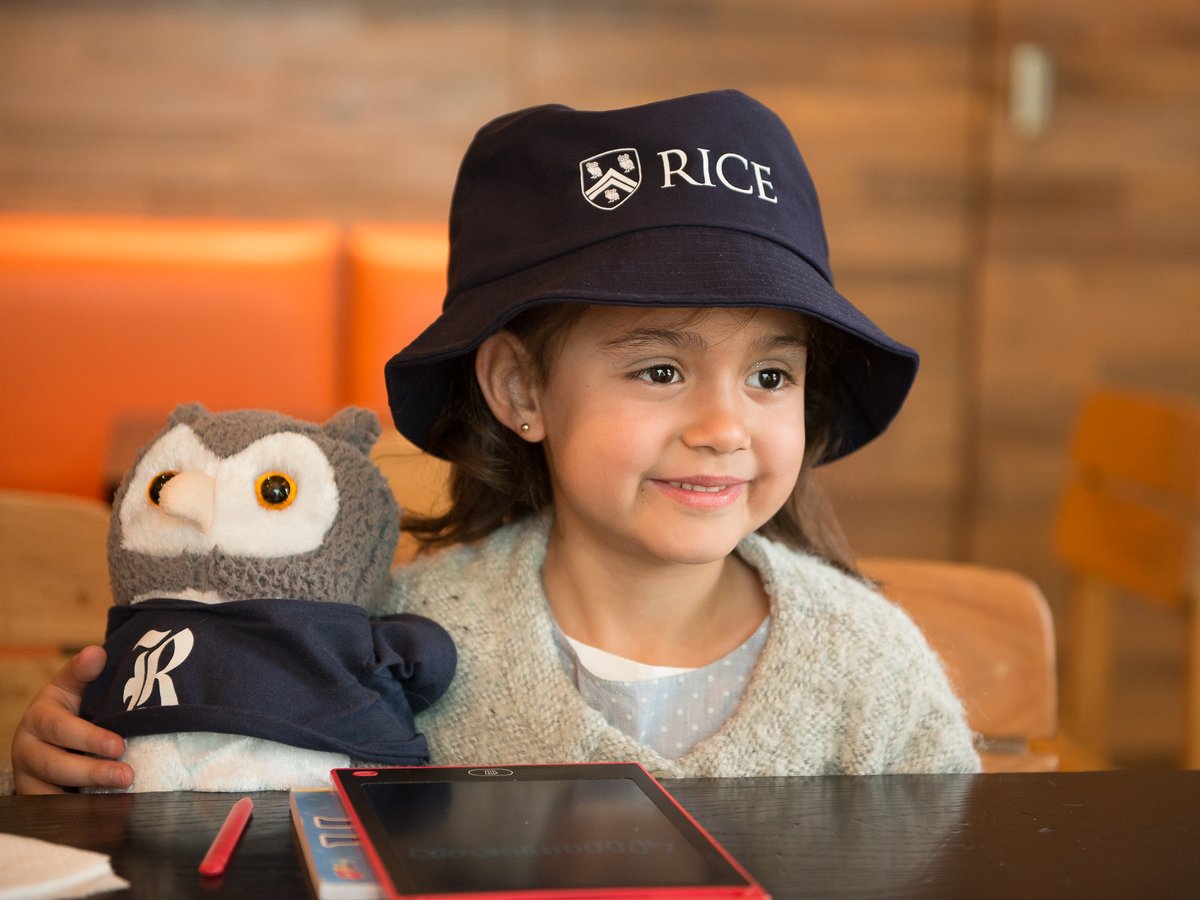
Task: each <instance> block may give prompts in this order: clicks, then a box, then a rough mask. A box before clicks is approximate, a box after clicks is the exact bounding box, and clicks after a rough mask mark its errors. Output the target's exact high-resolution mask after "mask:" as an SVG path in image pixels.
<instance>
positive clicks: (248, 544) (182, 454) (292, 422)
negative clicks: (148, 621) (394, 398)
mask: <svg viewBox="0 0 1200 900" xmlns="http://www.w3.org/2000/svg"><path fill="white" fill-rule="evenodd" d="M188 432H190V434H189V433H188ZM379 433H380V427H379V421H378V419H377V418H376V417H375V415H374V413H372V412H370V411H368V410H364V409H357V408H353V407H350V408H347V409H344V410H342V411H340V412H339V413H337V414H336V415H335V416H334V417H333V418H331V419H330V420H329V421H328V422H326V423H325V424H324V425H317V424H314V423H311V422H304V421H301V420H298V419H293V418H290V417H288V416H284V415H282V414H280V413H276V412H270V411H263V410H232V411H227V412H210V411H208V410H206V409H205V408H204V407H203V406H201V405H199V404H195V403H191V404H185V405H182V406H179V407H177V408H176V409H175V410H174V412H172V414H171V416H170V418H169V419H168V421H167V424H166V426H165V427H164V428H163V430H162V431H161V432H159V434H158V435H156V436H155V438H154V439H153V440H152V441H151V442H150V443H149V444H148V445H147V446H146V447H145V448H144V449H143V450H142V451H141V452H140V453H139V455H138V457H137V459H136V460H135V462H134V464H133V466H132V467H131V468H130V470H129V472H128V473H126V475H125V478H124V480H123V481H122V483H121V486H120V488H119V489H118V491H117V494H116V497H115V498H114V501H113V517H112V522H111V527H110V530H109V545H108V558H109V574H110V578H111V582H112V589H113V597H114V599H115V600H116V602H117V603H118V604H129V603H133V602H137V601H138V600H140V599H146V598H148V597H152V596H181V595H185V594H187V593H188V592H193V593H197V594H206V595H209V596H210V597H212V596H215V597H217V598H219V599H220V600H256V599H274V598H286V599H300V600H314V601H321V602H333V603H349V604H353V605H356V606H362V607H367V606H369V605H370V602H371V599H372V597H373V596H374V595H375V594H376V593H377V592H378V591H379V590H380V589H381V588H382V586H383V584H384V582H385V580H386V578H387V572H388V569H389V567H390V565H391V561H392V557H393V554H394V552H395V548H396V541H397V539H398V536H399V514H398V511H397V508H396V503H395V500H394V499H393V496H392V493H391V490H390V489H389V488H388V484H387V481H386V480H385V479H384V477H383V475H382V474H381V473H380V472H379V470H378V469H377V468H376V467H375V466H374V464H373V463H372V462H371V460H370V457H369V453H370V449H371V447H372V445H373V444H374V442H375V440H376V438H378V436H379ZM273 436H283V437H273ZM297 436H298V437H297ZM310 442H311V443H310ZM312 445H315V448H316V449H315V450H314V449H313V446H312ZM179 448H183V449H182V450H181V449H179ZM321 456H323V457H324V462H322V461H321V460H320V459H319V457H321ZM296 457H303V458H304V460H307V462H304V461H303V460H301V461H297V459H296ZM181 461H182V462H181ZM191 463H195V466H194V467H195V468H197V469H200V470H203V471H202V474H203V475H206V476H207V477H209V478H210V479H211V480H212V482H213V484H214V487H213V489H212V490H213V506H212V515H213V517H214V521H215V523H216V526H215V527H214V528H213V529H212V530H211V533H208V537H204V536H200V535H199V534H198V533H197V534H191V533H190V532H187V533H185V531H186V529H185V528H184V526H182V525H180V523H178V522H177V521H168V518H167V517H166V513H165V512H163V511H162V510H161V509H155V508H154V505H155V504H154V503H153V501H152V500H151V498H150V493H151V492H150V490H149V488H150V484H149V482H150V481H151V480H152V479H153V477H154V475H155V474H156V470H158V469H160V467H161V469H162V471H165V472H174V471H176V470H177V469H183V468H186V467H187V466H188V465H189V464H191ZM326 463H327V465H326ZM293 465H294V466H296V467H297V468H298V470H300V471H302V472H304V473H305V474H304V476H303V477H298V476H292V477H294V478H295V480H296V483H295V484H294V486H293V489H294V490H295V491H296V496H295V498H294V499H295V504H294V506H292V507H290V508H284V509H280V510H276V509H270V508H267V507H266V506H265V505H264V504H261V503H260V504H258V506H255V505H254V504H253V503H251V501H249V500H247V499H246V497H252V496H253V494H252V493H251V494H246V495H243V494H241V493H239V491H241V490H243V489H244V490H245V491H249V492H253V491H254V490H256V489H257V485H256V484H255V483H253V479H252V478H248V477H245V476H246V474H247V473H257V475H259V476H261V475H266V474H267V473H268V471H270V472H274V471H278V472H281V473H285V474H286V473H287V472H288V470H289V466H293ZM260 470H262V471H260ZM182 481H183V479H180V481H179V482H178V483H182ZM243 481H244V482H247V483H245V484H242V483H241V482H243ZM168 489H169V488H164V490H168ZM302 501H303V502H302ZM259 507H262V508H261V509H260V508H259ZM335 510H336V514H335ZM227 515H234V516H241V517H242V518H243V519H245V520H246V521H244V522H240V523H239V522H234V523H229V522H227V521H225V520H223V519H221V517H222V516H227ZM156 517H161V518H156ZM301 519H302V520H303V521H302V522H301V521H300V520H301ZM297 523H299V524H297ZM326 523H327V524H326ZM167 526H169V527H167ZM231 526H232V527H233V529H234V532H235V533H236V534H237V538H236V540H233V539H223V538H222V537H221V535H227V534H229V533H230V527H231ZM239 528H240V531H238V530H237V529H239ZM289 528H291V529H294V532H296V531H300V530H301V528H306V529H308V532H311V533H312V538H311V540H309V543H310V544H313V546H311V548H308V549H305V550H304V551H303V552H298V553H290V552H287V549H286V548H287V546H288V541H289V540H290V539H291V538H290V536H289V534H290V533H289V532H288V531H287V529H289ZM134 529H141V530H140V532H138V535H141V536H137V535H134V534H133V533H132V532H133V530H134ZM314 529H315V531H314ZM321 529H324V531H323V533H321ZM200 530H202V529H200ZM276 531H278V532H279V534H275V533H274V532H276ZM294 532H293V533H294ZM146 533H149V534H150V536H151V538H152V540H149V542H148V539H146V538H145V537H144V535H145V534H146ZM160 533H161V534H160ZM162 534H165V535H166V537H162V536H161V535H162ZM173 534H175V535H176V536H177V538H178V540H177V542H176V543H177V549H176V545H175V544H172V542H171V541H172V535H173ZM260 537H261V538H262V539H263V542H264V544H263V546H264V547H265V549H262V550H260V549H258V538H260ZM155 542H158V543H155ZM281 547H282V548H284V549H283V550H281V549H280V548H281Z"/></svg>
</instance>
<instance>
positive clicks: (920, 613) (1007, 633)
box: [859, 557, 1058, 771]
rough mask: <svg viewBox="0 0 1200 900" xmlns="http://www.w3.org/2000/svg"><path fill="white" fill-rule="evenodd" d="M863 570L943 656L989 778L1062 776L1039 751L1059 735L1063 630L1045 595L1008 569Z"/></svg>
mask: <svg viewBox="0 0 1200 900" xmlns="http://www.w3.org/2000/svg"><path fill="white" fill-rule="evenodd" d="M859 566H860V568H861V569H862V571H863V573H864V574H865V575H867V577H869V578H872V579H874V580H875V581H877V582H878V583H879V589H880V590H881V591H882V592H883V594H884V595H885V596H886V597H888V599H890V600H891V601H892V602H894V603H896V604H897V605H899V606H901V607H902V608H903V609H904V610H905V611H907V612H908V614H909V615H910V616H911V617H912V619H913V620H914V621H915V622H916V623H917V625H918V626H919V627H920V628H921V630H922V631H923V632H924V633H925V637H926V639H927V640H928V641H929V643H930V646H932V647H933V649H934V651H935V652H936V653H937V654H938V655H939V656H940V657H941V659H942V662H943V664H944V665H945V667H946V672H947V675H948V676H949V678H950V681H951V683H952V684H953V686H954V688H955V690H956V691H957V692H958V695H959V696H960V697H961V698H962V700H963V704H964V706H965V707H966V711H967V720H968V722H969V724H970V726H971V728H972V729H973V730H974V731H975V732H976V733H977V734H978V735H980V736H981V738H982V739H983V744H982V747H981V753H982V756H983V762H984V769H985V770H986V771H1029V770H1053V769H1055V768H1057V760H1056V759H1055V757H1054V755H1053V753H1048V752H1045V751H1043V750H1038V751H1035V750H1033V749H1032V748H1031V743H1030V742H1031V741H1045V740H1049V739H1051V738H1052V737H1053V736H1054V735H1055V732H1056V729H1057V720H1058V689H1057V680H1056V676H1055V653H1054V625H1053V622H1052V619H1051V617H1050V610H1049V605H1048V604H1047V603H1046V598H1045V597H1044V596H1043V595H1042V592H1041V590H1040V589H1039V588H1038V587H1037V585H1036V584H1034V583H1033V582H1032V581H1030V580H1029V579H1027V578H1025V577H1023V576H1021V575H1018V574H1016V573H1014V572H1010V571H1007V570H1004V569H996V568H990V567H987V566H980V565H974V564H969V563H953V562H942V561H932V560H917V559H895V558H882V557H881V558H866V559H862V560H860V561H859Z"/></svg>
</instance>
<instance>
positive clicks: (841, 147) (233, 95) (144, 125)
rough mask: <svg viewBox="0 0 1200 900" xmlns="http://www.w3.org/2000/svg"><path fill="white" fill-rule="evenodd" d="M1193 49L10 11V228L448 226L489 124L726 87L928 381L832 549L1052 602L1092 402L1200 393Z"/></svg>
mask: <svg viewBox="0 0 1200 900" xmlns="http://www.w3.org/2000/svg"><path fill="white" fill-rule="evenodd" d="M1022 42H1033V43H1035V44H1036V45H1037V46H1039V47H1041V48H1043V49H1044V50H1045V51H1046V53H1047V55H1048V59H1049V60H1050V61H1051V62H1052V64H1053V70H1054V92H1053V106H1052V110H1051V117H1050V120H1049V127H1048V129H1047V131H1046V132H1045V133H1044V134H1043V135H1041V136H1040V137H1036V138H1029V137H1023V136H1021V135H1020V134H1018V133H1017V132H1016V131H1015V130H1014V128H1013V127H1012V125H1011V123H1010V120H1009V118H1008V116H1009V112H1010V110H1009V104H1008V94H1007V91H1008V88H1009V84H1010V78H1009V75H1010V70H1009V60H1010V54H1011V52H1012V51H1013V49H1014V47H1015V46H1016V45H1018V44H1020V43H1022ZM1197 47H1200V7H1198V6H1197V4H1195V2H1194V0H1145V2H1141V3H1137V4H1134V3H1131V2H1121V0H1088V2H1083V0H970V2H969V0H806V2H804V3H794V2H791V0H643V2H633V0H612V2H609V3H606V4H567V3H561V2H555V0H508V2H487V3H485V2H480V0H442V2H409V3H403V4H399V3H396V4H392V3H385V2H379V0H346V2H340V3H336V4H332V3H323V2H317V0H255V2H249V3H247V2H244V0H206V2H198V0H197V2H176V0H148V2H136V3H135V2H130V0H125V2H117V0H112V2H107V3H104V4H93V3H86V2H66V0H53V2H46V3H39V4H24V3H16V2H0V209H6V210H31V211H67V212H114V213H145V214H151V215H182V214H187V215H221V216H225V215H235V216H236V215H243V216H264V217H278V216H285V217H286V216H303V217H314V216H315V217H327V218H332V219H335V220H339V221H343V222H353V221H360V220H383V221H389V220H397V219H434V220H440V219H442V218H444V215H445V210H446V206H447V203H448V199H449V193H450V187H451V184H452V180H453V177H454V173H455V170H456V168H457V164H458V160H459V158H460V156H461V153H462V150H463V148H464V147H465V146H466V143H467V142H468V141H469V139H470V137H471V135H472V133H473V132H474V130H475V128H476V127H478V126H479V125H480V124H482V123H483V122H484V121H485V120H487V119H488V118H490V117H491V116H493V115H497V114H500V113H502V112H506V111H508V110H510V109H513V108H517V107H520V106H525V105H529V104H533V103H540V102H550V101H559V102H565V103H569V104H571V105H575V106H580V107H595V108H599V107H613V106H619V105H626V104H632V103H638V102H642V101H647V100H651V99H656V98H659V97H662V96H668V95H673V94H680V93H685V92H689V91H695V90H704V89H709V88H715V87H727V86H736V87H740V88H742V89H744V90H746V91H748V92H749V93H751V94H754V95H756V96H757V97H759V98H760V99H762V100H763V101H765V102H766V103H767V104H768V105H770V106H772V107H774V108H775V109H776V110H777V111H778V112H779V113H780V114H781V115H782V116H783V117H784V118H785V120H786V121H787V122H788V124H789V125H790V127H791V128H792V130H793V132H794V133H795V135H796V137H797V139H798V142H799V143H800V146H801V148H802V150H803V151H804V152H805V154H806V156H807V158H808V160H809V162H810V165H811V168H812V169H813V172H814V176H815V178H816V180H817V183H818V186H819V187H820V189H821V191H822V199H823V203H824V207H825V213H826V218H827V225H828V229H829V232H830V239H831V245H832V249H833V263H834V269H835V274H836V275H837V277H838V284H839V287H840V288H841V289H842V290H843V291H844V292H845V293H846V294H847V295H848V296H850V297H852V298H853V299H855V301H856V302H858V303H859V304H860V306H861V307H862V308H863V309H864V310H865V311H867V312H868V313H869V314H870V315H872V316H873V317H875V318H876V319H877V320H878V321H880V323H881V324H882V325H883V326H884V327H885V328H887V329H888V330H890V331H891V332H893V333H894V334H895V335H896V336H898V337H900V338H902V339H904V340H907V341H909V342H911V343H912V344H914V345H915V346H917V347H919V348H920V349H921V350H922V352H923V355H924V364H923V368H922V374H921V378H920V380H919V382H918V386H917V388H916V390H915V391H914V394H913V396H912V400H911V403H910V405H909V407H908V408H907V409H906V411H905V413H904V415H903V416H902V417H901V419H900V421H899V422H898V423H897V425H896V426H895V427H894V429H893V430H892V431H891V432H890V433H889V434H888V435H886V436H885V437H884V438H883V439H881V440H880V441H878V442H877V443H876V444H874V445H872V446H871V447H869V448H867V449H866V450H864V451H862V452H861V453H860V454H858V455H857V456H856V457H853V458H851V459H850V460H847V461H845V462H843V463H839V464H837V465H836V466H834V467H831V469H830V471H829V472H828V480H829V483H830V491H831V493H832V494H833V496H834V499H835V501H836V502H837V503H838V505H839V508H840V509H841V511H842V515H843V519H844V521H845V524H846V527H847V530H848V531H849V533H850V536H851V538H852V540H853V541H854V543H855V544H856V545H857V547H858V548H859V549H860V551H862V552H864V553H873V554H879V553H884V554H910V555H922V556H935V557H950V558H965V559H976V560H980V561H984V562H992V563H999V564H1002V565H1007V566H1011V567H1014V568H1017V569H1020V570H1022V571H1024V572H1026V573H1028V574H1030V575H1032V576H1033V577H1035V578H1036V579H1037V580H1038V581H1039V582H1041V583H1042V584H1043V585H1044V586H1045V587H1046V590H1047V593H1048V594H1049V596H1050V598H1051V601H1052V602H1056V601H1057V598H1058V596H1059V593H1060V588H1061V572H1060V570H1059V568H1058V566H1057V565H1056V563H1055V562H1054V559H1053V556H1052V554H1051V551H1050V544H1049V533H1050V522H1051V519H1052V517H1053V512H1054V506H1055V500H1056V494H1057V488H1058V484H1059V482H1060V480H1061V476H1062V465H1063V458H1064V456H1065V445H1066V438H1067V434H1068V431H1069V428H1070V425H1071V421H1072V417H1073V411H1074V408H1075V405H1076V403H1077V402H1078V399H1079V396H1080V393H1081V391H1082V390H1083V389H1084V388H1085V387H1086V386H1087V385H1088V384H1090V383H1092V382H1094V381H1096V380H1100V379H1105V380H1112V381H1120V382H1129V383H1133V384H1138V385H1150V386H1155V387H1163V388H1168V389H1172V390H1177V391H1182V392H1187V393H1191V394H1195V395H1200V354H1198V353H1197V352H1196V346H1197V337H1196V336H1197V335H1198V334H1200V228H1198V227H1197V225H1198V223H1200V165H1198V163H1200V116H1198V115H1197V113H1196V111H1197V110H1198V109H1200V52H1198V51H1197Z"/></svg>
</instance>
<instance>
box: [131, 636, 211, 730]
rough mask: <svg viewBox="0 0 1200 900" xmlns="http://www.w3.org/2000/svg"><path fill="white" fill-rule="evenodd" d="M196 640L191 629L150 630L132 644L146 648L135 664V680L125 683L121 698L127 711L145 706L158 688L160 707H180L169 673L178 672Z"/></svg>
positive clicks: (135, 646)
mask: <svg viewBox="0 0 1200 900" xmlns="http://www.w3.org/2000/svg"><path fill="white" fill-rule="evenodd" d="M194 644H195V639H194V638H193V636H192V630H191V629H190V628H184V629H183V630H182V631H177V632H175V633H174V634H172V633H171V632H170V631H155V630H153V629H151V630H150V631H147V632H146V633H145V634H143V635H142V636H141V637H140V638H138V642H137V643H136V644H134V645H133V647H134V649H135V650H136V649H137V648H139V647H144V648H146V649H144V650H142V652H141V653H139V654H138V655H137V657H136V658H135V659H134V661H133V677H132V678H130V679H129V680H128V681H126V682H125V689H124V691H123V692H122V694H121V699H122V700H124V701H125V702H126V704H127V705H126V707H125V708H126V709H127V710H129V709H136V708H137V707H139V706H146V705H147V704H149V703H150V701H151V699H153V697H154V690H155V688H158V705H159V706H178V705H179V697H178V696H177V695H176V694H175V683H174V682H173V681H171V676H170V675H169V674H168V673H170V672H171V670H172V669H177V668H179V666H180V665H181V664H182V663H183V661H184V660H185V659H187V658H188V654H189V653H191V652H192V647H193V646H194Z"/></svg>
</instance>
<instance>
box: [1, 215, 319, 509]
mask: <svg viewBox="0 0 1200 900" xmlns="http://www.w3.org/2000/svg"><path fill="white" fill-rule="evenodd" d="M339 253H340V236H339V232H338V229H337V228H336V226H335V225H333V224H332V223H326V222H278V223H270V222H259V221H255V222H250V221H213V220H186V219H170V220H140V219H135V218H95V217H86V216H79V217H73V216H65V215H64V216H34V215H20V214H6V215H0V322H3V323H4V324H3V328H2V329H0V349H2V352H0V383H2V384H3V385H4V390H3V392H0V487H5V488H11V489H18V490H38V491H43V490H44V491H57V492H60V493H71V494H79V495H82V496H93V497H97V498H102V497H103V496H104V491H105V489H106V487H107V485H106V484H105V478H104V472H103V467H104V460H105V458H106V450H107V446H108V441H109V440H110V438H111V435H112V431H113V427H114V423H115V422H117V421H119V420H121V419H123V418H128V417H134V418H141V417H146V416H149V417H150V418H155V419H157V420H158V421H162V420H165V418H166V415H167V413H169V412H170V411H171V409H172V407H174V406H175V405H176V404H177V403H181V402H185V401H188V400H198V401H200V402H202V403H205V404H206V405H208V406H209V407H211V408H214V409H224V408H235V407H243V406H258V407H266V408H270V409H281V410H283V411H285V412H290V413H293V414H296V415H304V416H320V415H325V414H328V413H330V412H332V411H333V410H334V409H335V408H336V407H337V406H338V405H339V401H340V396H339V392H338V385H339V375H340V373H339V369H340V357H339V352H340V346H339V342H338V329H339V326H340V324H341V322H340V310H339V299H338V298H339V293H338V280H337V279H338V260H339Z"/></svg>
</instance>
